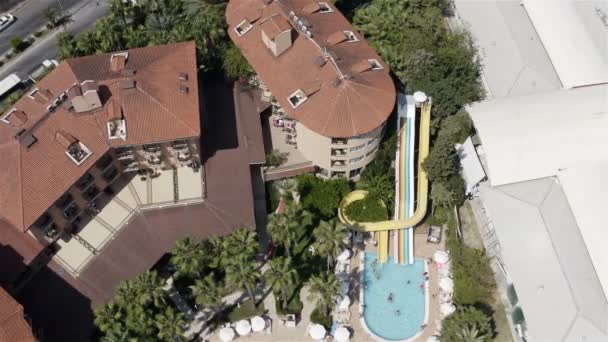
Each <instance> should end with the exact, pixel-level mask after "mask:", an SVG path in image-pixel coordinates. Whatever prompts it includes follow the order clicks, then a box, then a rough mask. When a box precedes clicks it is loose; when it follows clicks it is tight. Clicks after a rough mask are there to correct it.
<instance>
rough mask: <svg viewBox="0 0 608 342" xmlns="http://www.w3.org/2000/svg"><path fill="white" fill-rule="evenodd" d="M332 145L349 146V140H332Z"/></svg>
mask: <svg viewBox="0 0 608 342" xmlns="http://www.w3.org/2000/svg"><path fill="white" fill-rule="evenodd" d="M331 143H332V144H334V145H346V144H348V140H347V139H338V138H332V139H331Z"/></svg>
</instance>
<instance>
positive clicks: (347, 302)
mask: <svg viewBox="0 0 608 342" xmlns="http://www.w3.org/2000/svg"><path fill="white" fill-rule="evenodd" d="M350 303H351V301H350V297H348V296H343V297H342V299H341V300H340V302H339V303H338V309H340V310H346V309H348V307H349V306H350Z"/></svg>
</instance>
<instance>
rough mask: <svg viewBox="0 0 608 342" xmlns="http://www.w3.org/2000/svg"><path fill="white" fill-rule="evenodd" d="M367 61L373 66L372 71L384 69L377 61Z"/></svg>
mask: <svg viewBox="0 0 608 342" xmlns="http://www.w3.org/2000/svg"><path fill="white" fill-rule="evenodd" d="M367 61H368V62H369V64H370V65H371V66H372V70H380V69H384V67H383V66H382V64H380V62H378V60H377V59H368V60H367Z"/></svg>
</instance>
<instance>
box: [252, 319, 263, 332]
mask: <svg viewBox="0 0 608 342" xmlns="http://www.w3.org/2000/svg"><path fill="white" fill-rule="evenodd" d="M265 328H266V321H265V320H264V319H263V318H262V317H260V316H255V317H253V318H252V319H251V329H252V330H253V331H255V332H260V331H262V330H264V329H265Z"/></svg>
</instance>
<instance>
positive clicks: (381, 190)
mask: <svg viewBox="0 0 608 342" xmlns="http://www.w3.org/2000/svg"><path fill="white" fill-rule="evenodd" d="M392 178H393V177H391V176H389V175H387V174H386V172H384V173H375V172H373V173H364V174H362V175H361V180H360V181H359V183H357V188H359V189H361V190H366V191H367V192H368V193H369V196H371V197H373V198H377V199H380V200H382V201H384V203H385V204H386V205H388V206H390V205H391V204H392V203H393V201H394V198H395V183H394V182H393V180H392Z"/></svg>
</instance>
